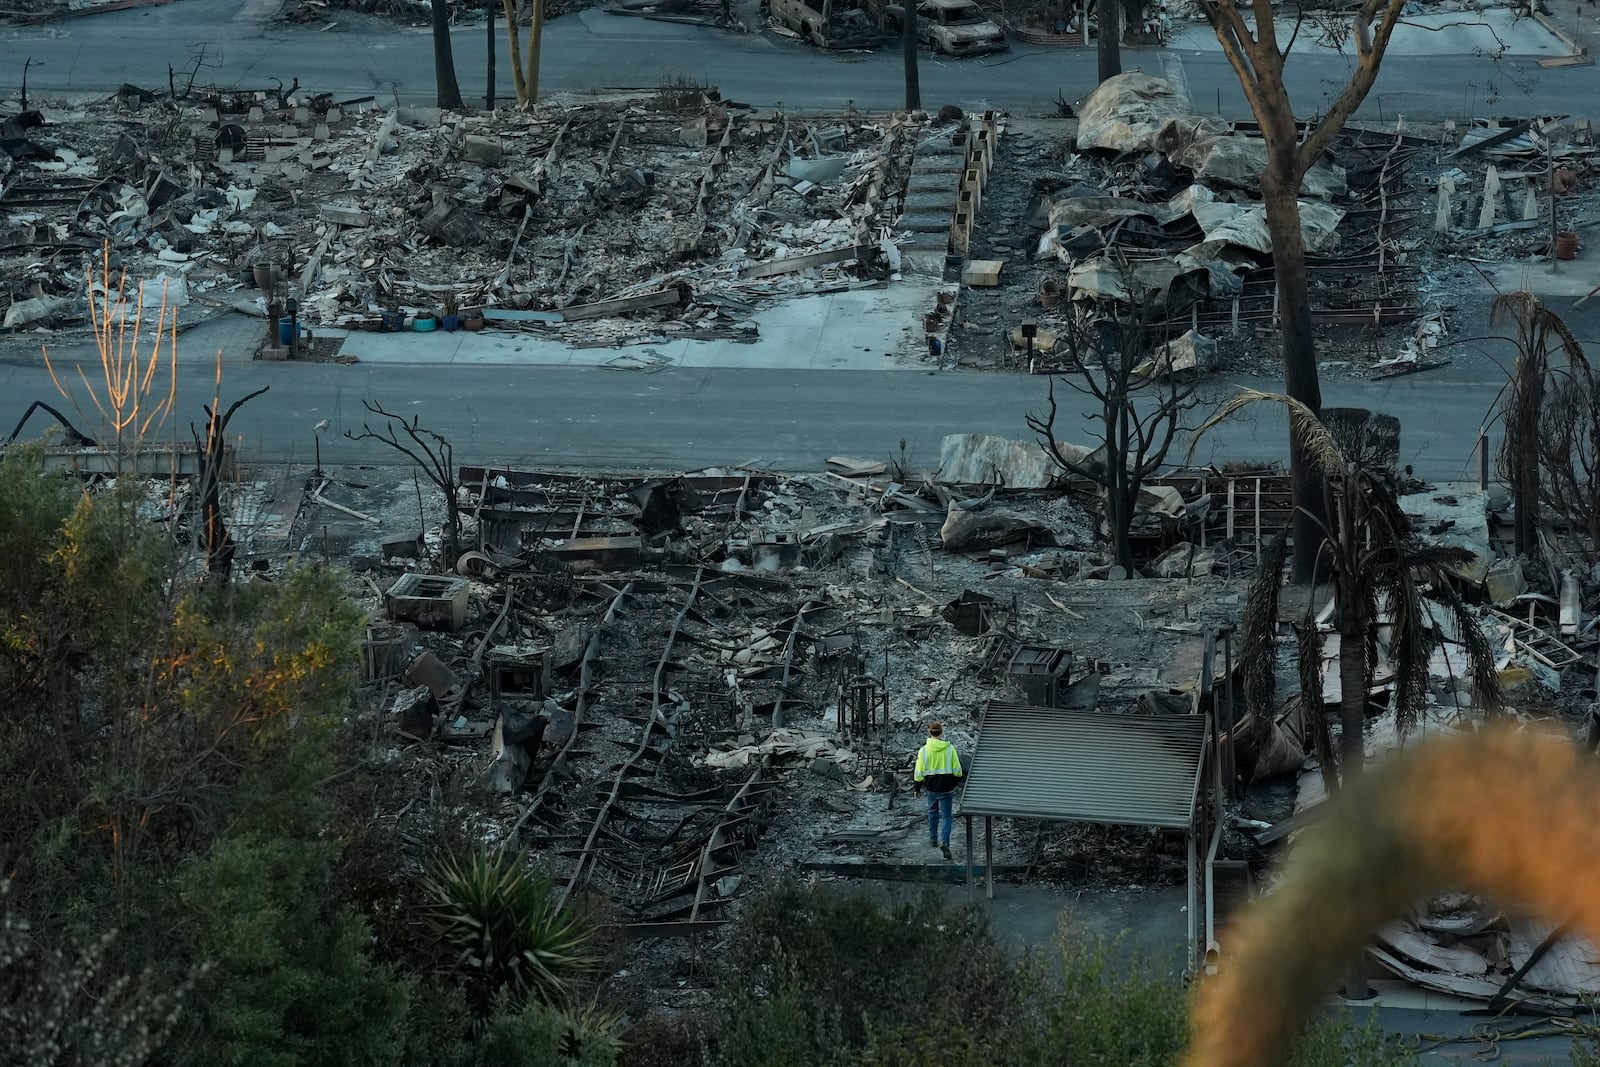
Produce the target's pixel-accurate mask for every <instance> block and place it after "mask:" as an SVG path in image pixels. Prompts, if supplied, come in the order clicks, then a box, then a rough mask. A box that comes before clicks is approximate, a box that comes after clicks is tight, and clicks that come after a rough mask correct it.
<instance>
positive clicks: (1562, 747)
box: [1183, 726, 1600, 1067]
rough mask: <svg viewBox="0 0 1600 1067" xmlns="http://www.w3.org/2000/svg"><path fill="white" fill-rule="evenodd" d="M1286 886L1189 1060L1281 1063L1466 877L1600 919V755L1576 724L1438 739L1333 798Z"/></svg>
mask: <svg viewBox="0 0 1600 1067" xmlns="http://www.w3.org/2000/svg"><path fill="white" fill-rule="evenodd" d="M1332 803H1333V808H1332V809H1330V811H1329V814H1328V816H1327V817H1326V818H1325V819H1324V820H1323V821H1322V822H1321V823H1320V824H1319V825H1318V826H1317V827H1316V828H1315V829H1314V830H1313V831H1308V832H1307V834H1306V837H1305V839H1304V840H1303V841H1302V843H1301V845H1300V847H1299V848H1298V849H1297V850H1296V852H1295V854H1294V856H1293V857H1292V858H1291V860H1290V861H1289V865H1288V870H1287V875H1288V876H1287V877H1286V878H1285V879H1284V885H1283V888H1282V889H1281V890H1279V892H1277V893H1276V894H1274V895H1273V896H1271V897H1269V898H1267V899H1266V900H1264V901H1263V902H1262V903H1261V904H1260V905H1258V906H1257V907H1256V908H1254V909H1252V911H1251V913H1250V914H1249V916H1248V917H1246V918H1245V919H1243V920H1242V921H1240V922H1238V923H1237V924H1236V925H1234V926H1233V927H1231V928H1230V929H1229V930H1228V931H1227V932H1226V933H1225V935H1224V937H1225V940H1223V942H1222V945H1223V950H1224V953H1225V956H1224V960H1225V970H1223V972H1222V973H1221V974H1219V975H1218V976H1217V977H1215V978H1212V979H1209V980H1207V981H1206V982H1205V983H1203V984H1202V986H1201V987H1200V989H1199V991H1198V993H1197V996H1196V1001H1195V1005H1194V1012H1193V1024H1194V1026H1193V1035H1192V1038H1191V1043H1190V1048H1189V1051H1188V1053H1187V1054H1186V1056H1185V1058H1184V1061H1183V1062H1184V1065H1185V1067H1277V1065H1278V1064H1281V1063H1282V1062H1283V1059H1284V1056H1283V1052H1284V1049H1285V1048H1287V1046H1288V1043H1289V1041H1290V1039H1291V1038H1292V1037H1293V1036H1294V1034H1295V1032H1296V1031H1297V1029H1298V1027H1299V1026H1300V1024H1301V1022H1302V1020H1303V1019H1304V1018H1305V1017H1306V1016H1307V1015H1308V1014H1309V1013H1310V1012H1311V1011H1313V1010H1314V1008H1315V1007H1316V1005H1317V1003H1318V1001H1319V1000H1320V998H1322V997H1323V996H1324V995H1325V994H1326V993H1327V991H1328V990H1329V989H1330V988H1332V987H1333V985H1334V984H1335V982H1336V981H1337V979H1338V977H1339V975H1340V974H1341V973H1342V971H1343V969H1344V967H1345V965H1346V963H1347V961H1348V960H1349V959H1350V958H1351V957H1352V956H1353V955H1354V954H1355V953H1357V952H1359V951H1360V950H1361V948H1362V946H1363V945H1365V944H1366V942H1367V940H1368V939H1369V938H1370V936H1371V934H1372V932H1373V931H1374V930H1376V929H1377V928H1378V926H1379V925H1381V924H1382V923H1383V922H1384V921H1385V920H1387V919H1389V918H1391V917H1393V916H1395V915H1397V914H1400V913H1401V912H1403V911H1405V910H1406V909H1407V908H1409V907H1411V906H1413V905H1414V904H1415V903H1416V902H1417V901H1418V900H1419V899H1420V898H1421V897H1423V896H1424V895H1425V894H1427V893H1428V892H1430V891H1431V890H1434V889H1438V888H1442V887H1447V886H1464V887H1469V888H1472V889H1475V890H1481V891H1483V892H1487V893H1490V894H1492V895H1493V896H1495V897H1497V898H1503V899H1507V900H1516V901H1520V902H1525V903H1528V904H1531V905H1534V906H1536V907H1538V908H1540V909H1541V910H1543V911H1544V912H1546V913H1548V915H1549V916H1550V917H1552V918H1563V919H1564V918H1571V919H1572V920H1573V922H1574V924H1575V925H1576V926H1577V928H1579V929H1580V930H1583V931H1585V932H1587V933H1589V934H1591V935H1595V934H1600V852H1597V851H1596V848H1595V844H1596V839H1597V834H1596V820H1597V818H1600V769H1597V767H1596V764H1595V761H1594V760H1593V759H1592V758H1591V757H1590V756H1589V755H1587V754H1586V753H1583V752H1581V751H1580V750H1579V749H1578V748H1577V747H1576V746H1575V745H1573V744H1572V743H1571V742H1569V741H1566V740H1564V739H1559V738H1553V737H1548V736H1543V737H1541V736H1538V735H1535V734H1529V733H1523V732H1518V731H1516V730H1514V729H1513V728H1511V727H1509V726H1492V727H1488V728H1485V729H1483V730H1482V731H1480V732H1478V733H1476V734H1470V735H1460V736H1456V737H1449V738H1442V739H1430V740H1428V741H1425V742H1423V743H1421V744H1419V745H1417V746H1416V747H1415V748H1412V749H1410V750H1407V751H1404V752H1400V753H1397V754H1395V755H1393V756H1390V757H1387V758H1385V760H1384V761H1383V762H1382V763H1381V764H1379V765H1377V766H1376V767H1374V768H1372V769H1371V770H1370V771H1369V772H1368V773H1367V774H1366V775H1364V776H1363V780H1362V781H1360V782H1359V783H1357V784H1356V785H1354V786H1352V787H1350V788H1349V789H1348V790H1346V792H1345V794H1344V795H1343V796H1341V797H1340V798H1338V799H1337V800H1335V801H1333V802H1332Z"/></svg>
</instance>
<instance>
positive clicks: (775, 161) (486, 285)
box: [0, 86, 917, 345]
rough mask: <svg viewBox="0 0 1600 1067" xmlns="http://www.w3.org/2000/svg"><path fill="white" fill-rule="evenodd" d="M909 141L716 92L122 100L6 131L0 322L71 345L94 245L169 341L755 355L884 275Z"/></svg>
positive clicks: (135, 93) (47, 115) (892, 124)
mask: <svg viewBox="0 0 1600 1067" xmlns="http://www.w3.org/2000/svg"><path fill="white" fill-rule="evenodd" d="M916 131H917V127H916V126H915V125H914V124H910V123H908V121H907V120H906V119H905V118H904V117H901V116H890V117H888V118H883V119H870V118H866V117H863V116H860V115H846V116H839V117H822V118H816V119H812V118H807V117H804V116H794V115H785V114H782V113H773V114H758V113H755V112H752V111H750V110H748V109H741V108H738V107H736V106H733V105H729V104H726V103H724V102H723V101H721V100H720V99H719V97H718V95H717V94H716V92H715V91H714V90H693V91H690V90H684V91H671V92H665V91H664V92H662V93H656V94H646V93H640V94H633V95H626V96H623V97H620V98H616V99H605V100H599V101H595V102H591V103H584V104H580V105H574V106H570V107H554V106H552V107H545V108H541V109H538V110H535V111H532V112H528V113H520V112H518V113H496V114H494V115H486V116H461V115H456V114H452V113H446V112H442V111H439V110H438V109H433V108H398V109H394V110H388V111H385V110H382V109H377V108H374V107H373V106H372V101H371V98H367V99H364V100H336V99H334V98H332V97H330V96H328V95H326V94H321V95H318V94H313V93H308V92H304V91H301V90H300V89H299V87H298V86H291V87H290V88H289V89H287V90H272V91H266V92H246V91H236V92H213V91H203V90H194V91H192V92H191V93H190V94H189V95H188V96H187V97H182V96H180V97H179V98H178V99H177V100H173V99H170V98H168V97H167V96H166V94H161V95H158V94H154V93H149V92H144V91H141V90H137V89H134V88H133V87H125V88H124V91H123V92H121V93H119V94H118V96H117V97H116V98H115V99H114V100H113V101H111V102H107V103H104V104H98V105H93V106H89V107H86V108H83V109H80V110H74V111H57V110H53V109H48V108H47V109H42V110H39V111H32V112H28V113H26V114H23V115H18V116H13V117H11V118H9V119H6V120H5V131H4V133H5V138H4V141H3V147H4V153H3V154H0V168H5V169H7V170H8V171H9V173H8V174H7V175H6V180H5V184H4V186H3V193H0V209H3V210H4V218H5V224H4V226H5V230H4V233H3V234H0V270H3V271H4V273H5V277H6V285H5V288H4V290H3V291H0V312H3V313H5V315H6V316H7V322H6V326H8V327H10V328H12V329H19V328H25V327H27V328H40V327H61V326H70V325H73V324H75V323H80V322H81V320H82V316H83V313H84V309H83V299H82V292H83V272H82V266H83V263H84V261H85V260H86V259H87V258H88V257H89V256H90V255H93V254H96V253H98V252H99V250H100V249H101V247H102V246H103V245H105V244H107V243H109V245H110V249H111V252H112V255H113V256H114V258H115V260H116V262H117V264H119V265H120V266H122V267H123V268H125V269H126V270H127V271H128V272H129V277H130V282H131V283H138V282H142V283H143V284H144V285H145V288H146V291H147V293H155V292H159V290H160V289H161V288H162V286H163V285H165V286H166V288H167V290H168V296H169V299H168V303H169V306H172V305H177V306H179V307H180V308H181V309H182V310H181V311H180V325H184V324H188V323H189V322H192V321H194V320H195V319H197V318H199V317H204V315H206V314H208V313H213V312H216V311H217V310H219V309H234V310H239V311H243V312H245V313H248V314H256V315H266V314H267V313H268V310H269V305H270V306H271V307H272V308H273V309H274V310H277V311H278V313H279V314H282V313H284V312H283V310H282V309H284V308H288V307H290V306H291V305H290V302H291V301H292V302H293V306H294V308H295V312H294V313H295V314H296V315H297V316H298V321H299V322H300V323H302V324H304V325H306V326H331V327H339V328H344V329H369V330H385V329H396V328H401V327H403V326H404V325H405V324H406V323H407V322H408V321H409V320H410V319H411V318H413V317H415V316H417V315H419V314H421V315H426V314H429V313H434V314H437V312H438V311H439V309H440V308H441V307H443V308H444V309H445V311H446V314H449V313H451V310H452V309H454V313H455V314H456V315H458V316H460V317H464V318H472V319H476V318H478V317H479V316H481V318H482V319H483V320H485V321H487V323H488V324H489V325H492V326H495V327H499V328H506V329H517V330H523V331H538V332H545V333H550V334H553V335H555V336H559V337H560V338H561V339H563V340H565V341H567V342H569V343H572V344H580V345H597V344H599V345H603V344H614V343H619V342H622V341H625V340H627V339H629V338H630V337H632V336H636V335H640V334H645V333H648V334H651V335H660V334H661V333H663V332H665V333H668V334H670V335H674V336H680V337H731V338H734V339H753V338H754V336H755V332H756V327H755V326H754V324H753V323H752V322H751V321H750V316H751V314H752V313H753V312H754V311H755V310H756V309H757V308H758V307H759V306H760V305H761V304H763V303H764V302H767V301H772V300H778V299H782V298H783V297H785V296H786V295H789V294H795V293H804V294H816V293H825V292H830V291H838V290H843V289H848V288H857V287H867V286H877V285H881V284H883V282H884V280H885V279H886V278H888V277H889V275H890V274H891V270H890V268H889V266H888V265H887V264H888V261H889V258H890V257H888V256H887V255H886V253H885V248H889V249H892V248H893V243H892V237H893V233H892V230H891V228H890V224H891V223H892V221H893V220H892V217H890V216H888V215H886V214H885V204H886V202H887V201H888V200H889V198H890V195H891V194H892V192H893V191H894V190H895V189H896V188H897V183H899V184H903V182H904V180H905V175H906V172H907V170H908V168H909V160H910V156H911V152H912V149H913V146H914V142H915V137H916Z"/></svg>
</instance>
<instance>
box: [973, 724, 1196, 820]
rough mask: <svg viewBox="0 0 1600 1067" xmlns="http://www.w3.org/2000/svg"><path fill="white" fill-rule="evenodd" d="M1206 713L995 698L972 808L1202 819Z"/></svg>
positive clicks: (1080, 816)
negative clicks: (1198, 808) (1131, 711)
mask: <svg viewBox="0 0 1600 1067" xmlns="http://www.w3.org/2000/svg"><path fill="white" fill-rule="evenodd" d="M1207 729H1208V717H1207V716H1204V715H1120V714H1115V713H1107V712H1098V711H1066V710H1063V709H1060V708H1037V707H1029V706H1026V705H1022V704H1007V703H1002V702H999V701H990V702H989V703H988V704H987V705H986V706H985V707H984V711H983V719H982V722H981V723H980V724H979V728H978V742H977V750H976V751H975V752H974V753H973V754H972V756H971V758H970V759H969V761H968V767H967V772H966V775H965V777H966V785H965V787H964V788H963V791H962V795H961V811H960V814H962V815H990V816H1003V817H1006V818H1018V819H1047V820H1055V821H1064V822H1094V823H1111V824H1117V825H1124V826H1158V827H1164V828H1169V829H1182V830H1187V829H1189V828H1191V826H1192V825H1193V822H1194V809H1195V803H1196V799H1197V796H1198V791H1199V785H1200V769H1201V764H1202V762H1203V757H1204V753H1205V746H1206V732H1207Z"/></svg>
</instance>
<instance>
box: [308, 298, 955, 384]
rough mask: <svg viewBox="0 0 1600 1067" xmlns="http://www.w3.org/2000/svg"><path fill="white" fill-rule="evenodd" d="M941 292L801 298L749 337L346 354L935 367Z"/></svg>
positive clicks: (432, 342)
mask: <svg viewBox="0 0 1600 1067" xmlns="http://www.w3.org/2000/svg"><path fill="white" fill-rule="evenodd" d="M936 288H937V283H936V281H935V280H933V279H929V278H920V277H918V278H910V279H906V280H903V281H900V282H894V283H891V284H890V285H889V286H888V287H887V288H881V289H858V290H854V291H851V292H843V293H827V294H823V295H819V296H802V297H794V298H791V299H788V300H784V301H781V302H779V303H775V304H773V305H772V306H770V307H767V308H763V309H762V310H760V311H758V312H756V314H755V315H754V316H753V321H754V322H755V324H756V327H757V329H758V330H759V336H758V338H757V339H756V340H755V341H754V342H748V343H747V342H739V341H731V340H715V341H700V340H690V339H687V338H682V337H674V336H673V335H672V334H671V333H670V332H669V331H665V330H663V331H661V333H660V334H659V335H658V337H657V338H655V339H650V340H646V341H643V342H641V343H636V344H628V345H619V346H614V347H606V348H571V347H568V345H567V342H566V341H565V340H563V339H562V338H561V337H560V335H559V334H551V335H549V336H541V335H538V334H531V333H528V334H524V333H513V332H511V331H505V330H493V329H490V330H484V331H482V332H479V333H467V332H465V331H458V332H456V333H441V332H439V331H434V332H432V333H381V334H379V333H356V334H350V335H348V336H347V337H346V338H345V342H344V344H343V345H342V346H341V347H340V350H339V352H340V355H349V356H354V357H356V358H357V359H359V360H360V361H361V362H363V363H395V364H417V363H451V364H463V365H466V364H479V365H502V366H528V367H537V366H562V367H606V366H611V367H617V368H619V369H649V368H651V367H669V366H670V367H690V368H692V367H706V368H723V369H746V368H764V369H770V370H925V369H926V368H925V367H923V366H922V365H921V364H920V363H917V362H915V361H914V360H913V359H912V358H911V357H913V356H915V355H918V354H920V353H921V352H922V351H923V349H924V347H925V342H924V341H923V339H922V332H921V329H920V327H921V316H922V313H923V312H924V311H925V310H926V309H927V308H929V307H931V306H933V302H934V291H935V289H936ZM323 332H332V331H323ZM640 332H641V333H645V332H646V331H644V330H641V331H640Z"/></svg>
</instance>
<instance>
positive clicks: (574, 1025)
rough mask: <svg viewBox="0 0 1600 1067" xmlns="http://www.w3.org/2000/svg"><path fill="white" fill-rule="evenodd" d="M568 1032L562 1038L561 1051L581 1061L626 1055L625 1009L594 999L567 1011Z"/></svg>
mask: <svg viewBox="0 0 1600 1067" xmlns="http://www.w3.org/2000/svg"><path fill="white" fill-rule="evenodd" d="M563 1015H564V1017H565V1020H566V1027H567V1029H566V1033H565V1034H563V1035H562V1038H561V1054H562V1055H563V1056H565V1057H566V1058H567V1059H569V1060H573V1061H575V1062H578V1063H587V1062H593V1061H596V1060H598V1061H602V1062H605V1061H611V1062H615V1061H617V1060H620V1059H621V1058H622V1047H623V1042H622V1013H621V1012H619V1011H616V1010H615V1009H613V1008H607V1007H604V1006H603V1005H601V1003H600V1002H599V1001H598V1000H591V1001H589V1003H588V1004H587V1005H585V1006H584V1007H581V1008H569V1009H567V1010H566V1011H565V1012H564V1013H563Z"/></svg>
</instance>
